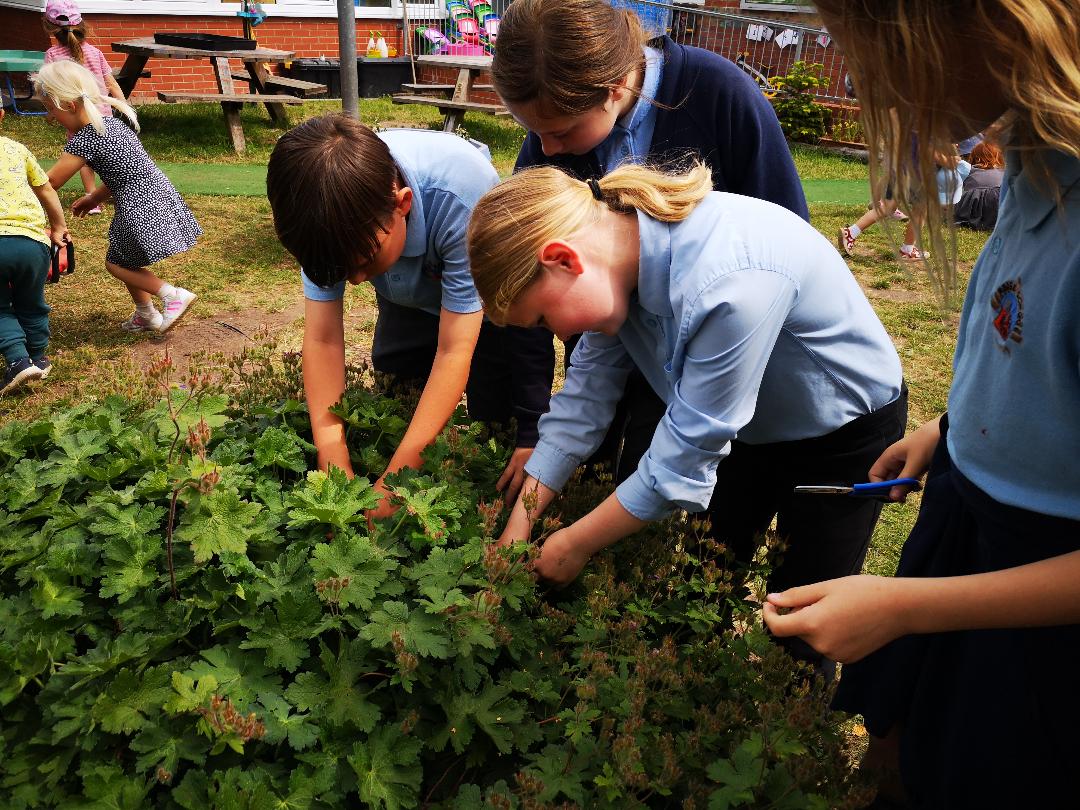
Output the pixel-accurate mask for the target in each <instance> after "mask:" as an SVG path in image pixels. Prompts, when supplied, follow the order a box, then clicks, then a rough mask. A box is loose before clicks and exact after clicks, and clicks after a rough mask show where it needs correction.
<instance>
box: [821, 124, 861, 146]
mask: <svg viewBox="0 0 1080 810" xmlns="http://www.w3.org/2000/svg"><path fill="white" fill-rule="evenodd" d="M829 137H830V138H832V139H833V140H834V141H846V142H848V143H862V142H863V129H862V124H861V123H859V121H858V119H855V118H843V119H840V120H839V121H835V122H834V123H833V125H832V126H831V127H829Z"/></svg>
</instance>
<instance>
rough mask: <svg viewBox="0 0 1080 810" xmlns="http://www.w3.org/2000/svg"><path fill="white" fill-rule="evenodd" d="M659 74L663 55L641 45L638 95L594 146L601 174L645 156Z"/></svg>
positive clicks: (651, 135) (662, 64)
mask: <svg viewBox="0 0 1080 810" xmlns="http://www.w3.org/2000/svg"><path fill="white" fill-rule="evenodd" d="M663 76H664V54H662V53H661V52H660V51H658V50H657V49H656V48H650V47H648V46H645V76H644V77H643V78H642V80H641V91H640V93H641V95H640V96H638V100H637V102H636V103H635V104H634V106H633V107H631V108H630V109H629V110H628V111H627V112H626V114H625V115H623V116H622V117H621V118H620V119H619V120H618V121H616V122H615V126H614V127H612V129H611V132H610V133H608V136H607V137H606V138H605V139H604V140H603V141H602V142H601V143H600V145H599V146H597V147H596V157H597V160H599V161H600V173H601V174H607V173H608V172H610V171H611V170H612V169H614V168H615V167H616V166H619V165H620V164H623V163H641V162H643V161H644V160H645V158H647V157H648V156H649V149H650V147H651V146H652V137H653V130H654V129H655V128H656V111H657V109H658V107H657V106H656V105H655V104H653V103H652V102H653V99H655V98H656V93H657V91H659V89H660V80H661V79H662V78H663Z"/></svg>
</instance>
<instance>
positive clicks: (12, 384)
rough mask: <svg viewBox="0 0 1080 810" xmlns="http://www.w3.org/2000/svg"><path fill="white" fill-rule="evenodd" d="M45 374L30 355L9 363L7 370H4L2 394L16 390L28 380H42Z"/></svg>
mask: <svg viewBox="0 0 1080 810" xmlns="http://www.w3.org/2000/svg"><path fill="white" fill-rule="evenodd" d="M43 376H44V375H43V374H42V373H41V369H40V368H38V367H37V366H35V365H34V361H33V360H31V359H30V358H29V357H24V358H23V359H22V360H16V361H15V362H14V363H9V364H8V367H7V371H5V372H4V382H3V387H0V396H3V395H4V394H6V393H8V391H14V390H15V389H16V388H18V387H19V386H20V385H22V384H23V383H24V382H26V381H27V380H40V379H41V378H42V377H43Z"/></svg>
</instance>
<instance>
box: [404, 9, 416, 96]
mask: <svg viewBox="0 0 1080 810" xmlns="http://www.w3.org/2000/svg"><path fill="white" fill-rule="evenodd" d="M408 2H409V0H401V22H402V29H401V50H403V51H404V52H405V55H406V56H408V57H409V67H411V68H412V80H413V84H416V58H415V55H414V54H413V52H412V30H411V28H410V26H409V9H408V8H407V5H408Z"/></svg>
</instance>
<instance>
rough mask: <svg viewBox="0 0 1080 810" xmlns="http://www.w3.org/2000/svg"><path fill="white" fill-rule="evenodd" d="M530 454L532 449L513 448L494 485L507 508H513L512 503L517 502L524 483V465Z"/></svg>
mask: <svg viewBox="0 0 1080 810" xmlns="http://www.w3.org/2000/svg"><path fill="white" fill-rule="evenodd" d="M532 454H533V448H532V447H515V448H514V452H513V453H512V454H511V455H510V460H509V461H508V462H507V463H506V469H505V470H503V474H502V475H500V476H499V481H498V483H497V484H495V489H497V490H498V491H499V492H502V493H503V498H504V499H505V502H506V505H507V506H513V505H514V501H516V500H517V496H518V493H519V492H520V491H521V485H522V484H524V483H525V464H526V463H528V461H529V458H530V457H531V456H532ZM504 490H505V491H504Z"/></svg>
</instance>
